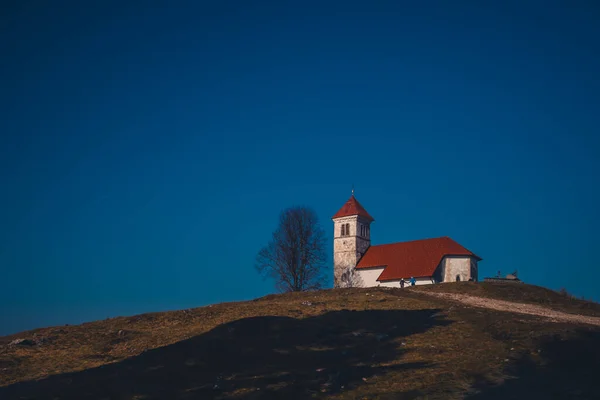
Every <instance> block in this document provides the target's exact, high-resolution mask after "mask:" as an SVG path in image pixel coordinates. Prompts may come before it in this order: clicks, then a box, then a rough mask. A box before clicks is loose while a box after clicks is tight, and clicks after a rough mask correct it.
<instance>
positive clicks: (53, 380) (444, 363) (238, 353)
mask: <svg viewBox="0 0 600 400" xmlns="http://www.w3.org/2000/svg"><path fill="white" fill-rule="evenodd" d="M440 293H442V294H443V296H445V297H441V296H440V295H439V294H440ZM449 295H453V296H454V297H448V296H449ZM465 296H468V297H471V298H478V299H488V301H493V300H499V301H503V302H504V303H503V304H505V306H506V305H508V306H507V307H508V310H505V311H501V310H499V309H489V308H485V307H484V305H482V304H484V303H485V301H483V302H481V301H480V302H479V303H478V306H473V305H472V304H465V303H464V302H463V301H462V300H464V299H465V298H466V297H465ZM511 304H521V305H531V306H535V307H540V306H541V307H543V310H552V311H554V312H558V313H565V315H567V314H568V315H571V316H579V315H580V316H584V317H586V318H588V319H587V320H585V321H591V322H589V323H583V322H575V323H574V322H565V321H563V320H560V319H556V318H554V319H552V318H551V317H548V315H541V314H540V315H534V314H523V313H519V312H515V311H517V308H515V310H512V309H511V308H510V307H511ZM561 315H562V314H561ZM598 317H600V305H599V304H597V303H592V302H586V301H582V300H577V299H572V298H570V297H567V296H564V295H561V294H560V293H557V292H554V291H551V290H549V289H545V288H540V287H536V286H531V285H525V284H520V285H518V287H516V285H506V284H505V285H503V284H496V283H473V282H459V283H446V284H440V285H430V286H420V287H412V288H407V289H388V288H355V289H332V290H322V291H315V292H303V293H288V294H282V295H268V296H265V297H262V298H258V299H255V300H252V301H247V302H235V303H222V304H215V305H211V306H206V307H199V308H194V309H189V310H181V311H172V312H163V313H148V314H142V315H137V316H131V317H118V318H111V319H107V320H103V321H96V322H90V323H86V324H81V325H76V326H64V327H49V328H40V329H36V330H32V331H28V332H22V333H19V334H16V335H10V336H6V337H2V338H0V398H2V399H13V398H14V399H19V398H35V399H54V398H58V399H109V398H110V399H210V398H214V399H226V398H232V399H259V398H286V399H287V398H292V399H296V398H297V399H304V398H335V399H354V398H360V399H364V398H366V399H377V398H380V399H396V398H400V399H413V398H429V399H432V398H440V399H441V398H443V399H460V398H469V399H489V398H524V399H525V398H533V397H535V398H541V397H551V396H558V397H560V398H581V399H584V398H586V399H587V398H593V397H600V390H599V389H598V388H597V387H596V385H595V382H594V379H595V374H594V371H597V370H599V369H600V346H599V345H600V327H599V326H597V325H594V321H596V320H595V318H598ZM581 321H584V320H583V319H582V320H581ZM18 340H22V342H20V343H15V341H18ZM11 343H12V344H11Z"/></svg>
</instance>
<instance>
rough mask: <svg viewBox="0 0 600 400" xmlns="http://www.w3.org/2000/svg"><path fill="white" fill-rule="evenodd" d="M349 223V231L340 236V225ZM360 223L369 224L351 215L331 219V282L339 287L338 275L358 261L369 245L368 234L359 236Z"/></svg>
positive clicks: (354, 265)
mask: <svg viewBox="0 0 600 400" xmlns="http://www.w3.org/2000/svg"><path fill="white" fill-rule="evenodd" d="M346 224H348V225H349V228H350V230H349V232H348V233H347V234H345V235H344V236H342V225H346ZM360 224H363V225H366V226H369V225H370V221H368V220H366V219H364V218H362V217H359V216H358V215H353V216H349V217H342V218H336V219H334V220H333V229H334V231H333V282H334V283H333V284H334V287H339V284H340V277H341V275H342V273H344V272H345V271H346V270H348V269H349V268H354V267H356V264H358V261H359V260H360V258H361V257H362V256H363V254H364V253H365V252H366V251H367V249H368V248H369V246H370V245H371V239H370V237H369V236H370V235H368V234H367V235H366V236H360V233H361V232H360V228H359V226H360Z"/></svg>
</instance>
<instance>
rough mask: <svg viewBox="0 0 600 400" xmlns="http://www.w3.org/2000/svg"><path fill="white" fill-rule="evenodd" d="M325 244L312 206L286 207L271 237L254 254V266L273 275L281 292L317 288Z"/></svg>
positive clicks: (323, 260)
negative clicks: (256, 253)
mask: <svg viewBox="0 0 600 400" xmlns="http://www.w3.org/2000/svg"><path fill="white" fill-rule="evenodd" d="M325 245H326V239H325V234H324V233H323V230H322V229H321V227H320V226H319V223H318V218H317V214H316V213H315V212H314V211H313V210H312V209H310V208H307V207H292V208H288V209H285V210H283V211H282V212H281V214H280V216H279V226H278V227H277V229H276V230H275V232H273V237H272V238H271V241H270V242H269V244H267V245H266V246H265V247H263V248H262V249H261V250H260V251H259V252H258V255H257V256H256V269H257V270H258V272H259V273H261V275H263V276H265V277H270V278H273V279H274V280H275V286H276V288H277V289H278V290H279V291H281V292H299V291H304V290H312V289H319V288H321V287H322V285H323V280H324V270H325V265H326V262H327V254H326V252H325Z"/></svg>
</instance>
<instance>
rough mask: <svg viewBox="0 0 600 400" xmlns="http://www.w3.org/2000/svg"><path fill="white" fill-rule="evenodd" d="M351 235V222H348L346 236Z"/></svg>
mask: <svg viewBox="0 0 600 400" xmlns="http://www.w3.org/2000/svg"><path fill="white" fill-rule="evenodd" d="M349 235H350V224H346V236H349Z"/></svg>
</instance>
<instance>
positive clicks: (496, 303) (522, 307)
mask: <svg viewBox="0 0 600 400" xmlns="http://www.w3.org/2000/svg"><path fill="white" fill-rule="evenodd" d="M426 294H427V295H428V296H435V297H441V298H445V299H449V300H455V301H459V302H461V303H463V304H467V305H470V306H474V307H482V308H489V309H492V310H498V311H509V312H514V313H520V314H529V315H537V316H540V317H545V318H548V319H550V320H551V321H553V322H574V323H579V324H589V325H596V326H600V318H599V317H588V316H585V315H579V314H567V313H564V312H560V311H554V310H551V309H549V308H546V307H542V306H536V305H533V304H524V303H513V302H510V301H504V300H495V299H489V298H483V297H475V296H469V295H466V294H456V293H432V292H429V293H426Z"/></svg>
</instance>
